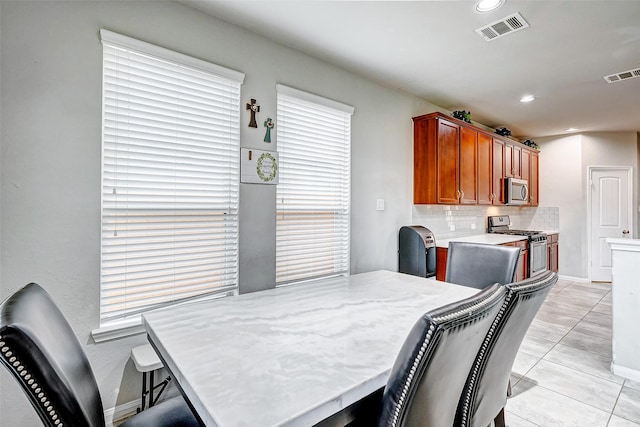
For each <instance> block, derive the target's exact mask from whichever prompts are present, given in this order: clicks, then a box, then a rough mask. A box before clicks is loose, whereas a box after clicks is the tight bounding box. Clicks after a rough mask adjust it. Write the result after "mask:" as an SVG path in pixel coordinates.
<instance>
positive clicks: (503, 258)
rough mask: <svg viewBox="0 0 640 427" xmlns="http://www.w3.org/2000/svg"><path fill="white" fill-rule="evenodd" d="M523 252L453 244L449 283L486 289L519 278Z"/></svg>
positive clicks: (450, 253)
mask: <svg viewBox="0 0 640 427" xmlns="http://www.w3.org/2000/svg"><path fill="white" fill-rule="evenodd" d="M519 257H520V249H519V248H516V247H513V246H500V245H484V244H479V243H464V242H451V243H449V251H448V254H447V273H446V275H445V279H444V280H445V282H449V283H455V284H457V285H464V286H469V287H473V288H478V289H482V288H484V287H485V286H489V285H492V284H494V283H501V284H503V285H506V284H507V283H512V282H513V281H514V280H515V277H516V270H517V268H518V258H519Z"/></svg>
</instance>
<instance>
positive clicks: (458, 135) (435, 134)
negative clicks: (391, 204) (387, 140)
mask: <svg viewBox="0 0 640 427" xmlns="http://www.w3.org/2000/svg"><path fill="white" fill-rule="evenodd" d="M413 121H414V136H413V148H414V151H413V157H414V160H413V161H414V168H413V175H414V180H413V181H414V187H413V202H414V203H415V204H430V203H437V204H445V205H457V204H473V205H475V204H477V203H478V202H477V183H476V179H477V153H476V149H477V137H478V133H477V131H476V130H474V129H469V128H466V127H463V126H460V124H459V123H457V122H458V120H455V119H451V120H450V119H449V118H445V116H443V115H441V114H439V113H433V114H427V115H426V116H420V117H414V119H413Z"/></svg>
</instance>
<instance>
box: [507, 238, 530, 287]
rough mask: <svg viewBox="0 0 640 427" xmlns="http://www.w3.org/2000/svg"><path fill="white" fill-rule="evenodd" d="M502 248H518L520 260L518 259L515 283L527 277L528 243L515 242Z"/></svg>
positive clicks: (524, 241) (522, 241) (523, 241)
mask: <svg viewBox="0 0 640 427" xmlns="http://www.w3.org/2000/svg"><path fill="white" fill-rule="evenodd" d="M503 246H515V247H517V248H520V258H519V259H518V268H517V269H516V279H515V281H516V282H519V281H521V280H524V279H526V278H528V277H529V269H528V267H529V243H528V242H527V241H526V240H518V241H517V242H511V243H505V244H504V245H503Z"/></svg>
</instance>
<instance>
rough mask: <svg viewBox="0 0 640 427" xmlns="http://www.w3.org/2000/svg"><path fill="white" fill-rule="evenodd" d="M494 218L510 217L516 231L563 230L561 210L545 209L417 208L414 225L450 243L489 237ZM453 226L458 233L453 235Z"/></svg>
mask: <svg viewBox="0 0 640 427" xmlns="http://www.w3.org/2000/svg"><path fill="white" fill-rule="evenodd" d="M492 215H509V217H510V218H511V227H512V228H519V229H529V230H558V229H559V227H560V208H557V207H544V206H540V207H537V208H536V207H517V206H501V207H498V206H487V207H481V206H447V205H413V210H412V225H423V226H425V227H427V228H429V229H430V230H431V231H433V233H434V235H435V236H436V239H450V238H452V237H460V236H471V235H475V234H484V233H486V232H487V217H488V216H492ZM472 225H475V229H472V228H471V226H472ZM451 226H454V229H455V231H450V229H451Z"/></svg>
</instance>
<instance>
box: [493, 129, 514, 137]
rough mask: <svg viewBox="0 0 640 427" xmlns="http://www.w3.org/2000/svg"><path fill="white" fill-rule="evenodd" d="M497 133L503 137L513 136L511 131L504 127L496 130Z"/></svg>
mask: <svg viewBox="0 0 640 427" xmlns="http://www.w3.org/2000/svg"><path fill="white" fill-rule="evenodd" d="M496 133H497V134H498V135H501V136H511V131H510V130H509V129H507V128H504V127H502V128H498V129H496Z"/></svg>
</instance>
